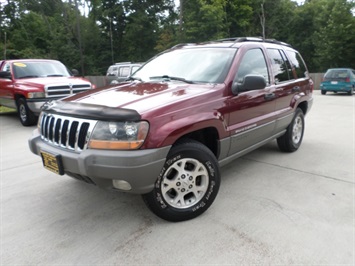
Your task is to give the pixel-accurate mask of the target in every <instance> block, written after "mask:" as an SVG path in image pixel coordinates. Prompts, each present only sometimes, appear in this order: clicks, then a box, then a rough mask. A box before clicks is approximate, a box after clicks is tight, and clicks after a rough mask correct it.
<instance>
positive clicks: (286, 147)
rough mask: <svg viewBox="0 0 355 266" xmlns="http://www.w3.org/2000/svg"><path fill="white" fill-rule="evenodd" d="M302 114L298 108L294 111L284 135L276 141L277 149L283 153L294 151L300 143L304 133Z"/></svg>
mask: <svg viewBox="0 0 355 266" xmlns="http://www.w3.org/2000/svg"><path fill="white" fill-rule="evenodd" d="M304 126H305V124H304V114H303V111H302V110H301V109H300V108H297V109H296V113H295V116H294V117H293V119H292V121H291V123H290V125H289V126H288V127H287V130H286V133H285V134H284V135H282V136H281V137H279V138H278V139H277V144H278V146H279V149H280V150H281V151H284V152H294V151H296V150H297V149H298V148H299V147H300V146H301V143H302V139H303V133H304Z"/></svg>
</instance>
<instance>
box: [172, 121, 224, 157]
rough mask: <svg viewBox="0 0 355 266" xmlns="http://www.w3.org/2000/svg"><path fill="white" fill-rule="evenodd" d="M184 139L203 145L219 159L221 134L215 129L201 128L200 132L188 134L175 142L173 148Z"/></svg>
mask: <svg viewBox="0 0 355 266" xmlns="http://www.w3.org/2000/svg"><path fill="white" fill-rule="evenodd" d="M184 139H191V140H195V141H198V142H200V143H202V144H203V145H205V146H206V147H207V148H208V149H209V150H211V151H212V153H213V154H214V155H215V156H216V158H218V155H219V152H220V147H219V141H218V140H219V134H218V131H217V129H216V128H215V127H206V128H201V129H199V130H196V131H192V132H189V133H186V134H185V135H182V136H181V137H179V138H178V139H177V140H176V141H175V143H174V144H173V146H174V145H176V144H177V143H179V142H181V141H183V140H184Z"/></svg>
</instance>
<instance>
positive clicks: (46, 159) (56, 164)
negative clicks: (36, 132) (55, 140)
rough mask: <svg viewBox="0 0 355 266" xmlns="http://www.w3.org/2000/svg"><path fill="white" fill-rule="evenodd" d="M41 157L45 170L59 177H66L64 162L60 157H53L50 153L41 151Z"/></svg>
mask: <svg viewBox="0 0 355 266" xmlns="http://www.w3.org/2000/svg"><path fill="white" fill-rule="evenodd" d="M41 157H42V162H43V166H44V168H46V169H48V170H49V171H52V172H54V173H56V174H58V175H64V170H63V165H62V160H61V156H60V155H53V154H51V153H48V152H44V151H41Z"/></svg>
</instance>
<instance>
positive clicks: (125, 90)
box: [64, 82, 218, 114]
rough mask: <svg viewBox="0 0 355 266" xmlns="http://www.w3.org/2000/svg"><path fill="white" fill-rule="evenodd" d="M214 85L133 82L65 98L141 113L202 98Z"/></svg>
mask: <svg viewBox="0 0 355 266" xmlns="http://www.w3.org/2000/svg"><path fill="white" fill-rule="evenodd" d="M216 86H218V85H215V84H186V83H181V82H176V83H175V82H149V83H148V82H144V83H143V82H132V83H124V84H120V85H119V86H114V87H113V86H111V87H105V88H101V89H95V90H91V91H88V92H84V93H81V94H77V95H74V96H71V97H68V98H66V99H64V101H71V102H78V103H82V104H96V105H103V106H108V107H116V108H126V109H132V110H136V111H137V112H139V113H140V114H143V113H145V112H147V111H151V110H155V109H159V108H161V107H164V106H169V105H171V104H173V103H179V102H184V104H185V105H188V104H189V103H188V102H189V100H190V101H191V102H190V104H194V103H193V102H196V101H198V99H197V98H199V97H200V96H201V97H204V96H202V95H205V94H208V93H212V92H213V91H215V90H214V89H213V88H215V87H216ZM186 101H187V103H186ZM189 106H190V107H191V105H189ZM186 107H188V106H186Z"/></svg>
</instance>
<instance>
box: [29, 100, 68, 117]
mask: <svg viewBox="0 0 355 266" xmlns="http://www.w3.org/2000/svg"><path fill="white" fill-rule="evenodd" d="M60 98H61V97H55V98H39V99H36V98H34V99H26V102H27V106H28V108H29V109H30V110H31V111H32V112H33V113H34V114H36V115H39V113H40V112H41V108H42V106H43V104H45V103H46V102H49V101H55V100H58V99H60Z"/></svg>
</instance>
